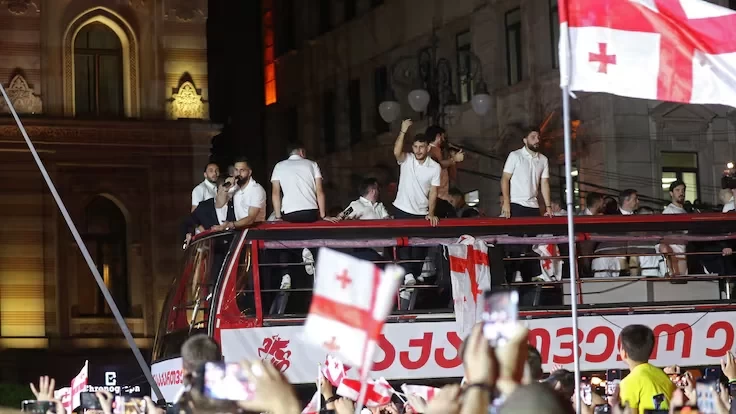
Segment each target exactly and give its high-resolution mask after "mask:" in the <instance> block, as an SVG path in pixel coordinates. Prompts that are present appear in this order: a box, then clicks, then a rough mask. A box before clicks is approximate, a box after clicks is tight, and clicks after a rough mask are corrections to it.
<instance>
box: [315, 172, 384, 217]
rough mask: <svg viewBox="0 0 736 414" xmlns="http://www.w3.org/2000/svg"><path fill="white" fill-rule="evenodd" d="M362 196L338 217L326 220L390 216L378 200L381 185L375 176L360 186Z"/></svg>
mask: <svg viewBox="0 0 736 414" xmlns="http://www.w3.org/2000/svg"><path fill="white" fill-rule="evenodd" d="M358 190H359V193H360V197H359V198H358V199H357V200H355V201H353V202H352V203H350V205H349V206H348V207H347V208H346V209H345V210H343V211H342V213H340V215H339V216H337V217H325V220H328V221H332V222H333V223H336V222H338V221H340V220H381V219H387V218H390V216H389V214H388V211H386V207H384V206H383V203H382V202H380V201H378V196H379V193H380V191H379V185H378V180H376V179H375V178H366V179H365V180H363V182H362V183H360V187H359V188H358Z"/></svg>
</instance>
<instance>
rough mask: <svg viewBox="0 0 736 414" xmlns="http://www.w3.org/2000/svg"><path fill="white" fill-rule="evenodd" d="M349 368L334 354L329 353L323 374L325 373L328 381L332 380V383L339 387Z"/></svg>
mask: <svg viewBox="0 0 736 414" xmlns="http://www.w3.org/2000/svg"><path fill="white" fill-rule="evenodd" d="M349 369H350V368H349V367H346V366H345V365H344V364H343V363H342V362H340V360H338V359H337V358H335V357H333V356H332V355H327V360H326V361H325V366H324V367H322V375H324V377H325V378H326V379H327V381H330V384H332V385H333V386H335V387H339V386H340V383H341V382H342V380H343V378H345V377H346V376H347V372H348V370H349Z"/></svg>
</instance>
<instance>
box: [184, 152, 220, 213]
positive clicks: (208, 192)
mask: <svg viewBox="0 0 736 414" xmlns="http://www.w3.org/2000/svg"><path fill="white" fill-rule="evenodd" d="M203 175H204V181H202V182H201V183H199V185H197V186H196V187H194V189H193V190H192V210H191V211H192V212H193V211H194V209H195V208H197V206H198V205H199V203H201V202H203V201H204V200H209V199H210V198H215V195H216V194H217V178H218V177H219V176H220V167H218V166H217V164H215V163H214V162H211V163H208V164H207V165H205V166H204V174H203Z"/></svg>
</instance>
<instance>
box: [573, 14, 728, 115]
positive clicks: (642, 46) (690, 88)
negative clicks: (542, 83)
mask: <svg viewBox="0 0 736 414" xmlns="http://www.w3.org/2000/svg"><path fill="white" fill-rule="evenodd" d="M559 15H560V48H559V53H560V84H561V86H562V87H565V86H569V87H570V90H573V91H588V92H608V93H612V94H615V95H621V96H628V97H633V98H643V99H653V100H662V101H670V102H683V103H700V104H724V105H730V106H736V30H734V28H736V12H734V11H733V10H730V9H727V8H725V7H720V6H716V5H715V4H711V3H708V2H706V1H703V0H560V1H559ZM568 35H569V37H568Z"/></svg>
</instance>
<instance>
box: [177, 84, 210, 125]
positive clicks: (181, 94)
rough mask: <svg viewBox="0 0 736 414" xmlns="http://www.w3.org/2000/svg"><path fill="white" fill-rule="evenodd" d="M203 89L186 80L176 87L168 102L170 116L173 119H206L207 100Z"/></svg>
mask: <svg viewBox="0 0 736 414" xmlns="http://www.w3.org/2000/svg"><path fill="white" fill-rule="evenodd" d="M201 93H202V91H201V89H197V88H195V87H194V84H193V83H192V82H191V81H188V80H187V81H184V82H182V83H181V85H179V88H178V89H174V91H173V93H172V95H171V99H169V104H168V116H169V118H171V119H181V118H189V119H204V118H207V113H206V112H207V111H206V109H205V101H204V99H202V95H201Z"/></svg>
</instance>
